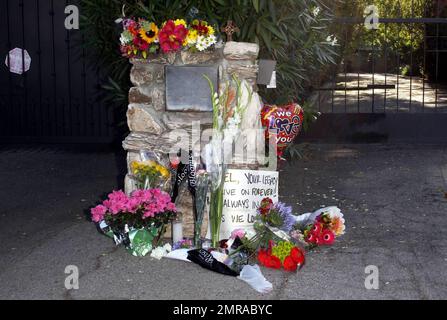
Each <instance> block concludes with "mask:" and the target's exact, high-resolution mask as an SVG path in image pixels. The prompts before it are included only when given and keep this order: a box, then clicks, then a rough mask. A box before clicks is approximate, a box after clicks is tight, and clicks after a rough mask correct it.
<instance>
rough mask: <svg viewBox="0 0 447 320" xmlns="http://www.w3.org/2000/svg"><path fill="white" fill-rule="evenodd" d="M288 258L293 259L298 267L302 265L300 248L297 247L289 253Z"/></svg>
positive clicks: (302, 253) (302, 256) (302, 255)
mask: <svg viewBox="0 0 447 320" xmlns="http://www.w3.org/2000/svg"><path fill="white" fill-rule="evenodd" d="M290 257H291V258H292V259H293V261H294V262H295V264H298V265H300V266H303V265H304V261H305V257H304V252H303V251H302V250H301V249H300V248H298V247H295V248H293V249H292V251H290ZM284 263H285V261H284Z"/></svg>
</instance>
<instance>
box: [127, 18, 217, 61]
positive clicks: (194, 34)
mask: <svg viewBox="0 0 447 320" xmlns="http://www.w3.org/2000/svg"><path fill="white" fill-rule="evenodd" d="M122 24H123V32H122V33H121V37H120V42H121V53H122V55H123V56H124V57H127V58H139V59H147V58H148V57H149V55H150V54H156V53H160V52H162V53H165V54H167V53H173V52H178V51H180V50H189V51H191V52H197V51H205V50H210V49H212V48H213V47H214V45H215V44H216V43H217V39H218V38H217V35H216V28H215V27H213V26H212V25H210V24H209V23H208V22H206V21H204V20H197V19H195V20H192V21H191V23H190V24H188V23H187V22H186V20H184V19H170V20H167V21H165V22H163V23H162V24H161V25H157V24H156V23H155V22H153V21H148V20H146V19H142V18H140V19H129V18H125V19H123V23H122Z"/></svg>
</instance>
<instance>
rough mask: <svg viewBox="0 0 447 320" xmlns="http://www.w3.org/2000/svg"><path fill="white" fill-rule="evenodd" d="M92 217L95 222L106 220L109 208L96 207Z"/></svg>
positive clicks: (93, 209)
mask: <svg viewBox="0 0 447 320" xmlns="http://www.w3.org/2000/svg"><path fill="white" fill-rule="evenodd" d="M90 212H91V215H92V221H93V222H100V221H102V220H104V216H105V215H106V212H107V208H106V207H104V206H103V205H99V206H96V207H94V208H92V209H91V210H90Z"/></svg>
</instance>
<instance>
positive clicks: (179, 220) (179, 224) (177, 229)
mask: <svg viewBox="0 0 447 320" xmlns="http://www.w3.org/2000/svg"><path fill="white" fill-rule="evenodd" d="M182 240H183V215H182V214H181V213H180V212H179V213H177V216H176V218H175V220H174V221H172V243H177V242H179V241H182Z"/></svg>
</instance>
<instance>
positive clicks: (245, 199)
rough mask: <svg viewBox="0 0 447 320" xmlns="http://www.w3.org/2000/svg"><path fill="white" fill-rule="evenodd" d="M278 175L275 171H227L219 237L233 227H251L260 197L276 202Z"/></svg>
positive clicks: (228, 233) (227, 236) (229, 232)
mask: <svg viewBox="0 0 447 320" xmlns="http://www.w3.org/2000/svg"><path fill="white" fill-rule="evenodd" d="M278 182H279V174H278V172H276V171H251V170H228V172H227V175H226V180H225V186H224V205H223V216H222V225H221V231H220V237H221V239H228V238H229V237H230V235H231V232H232V231H233V230H235V229H239V228H242V229H246V230H249V229H252V228H253V223H254V218H255V216H256V215H257V209H258V207H259V204H260V202H261V200H262V199H264V198H266V197H269V198H271V199H272V200H273V202H277V201H278V185H279V183H278Z"/></svg>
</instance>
